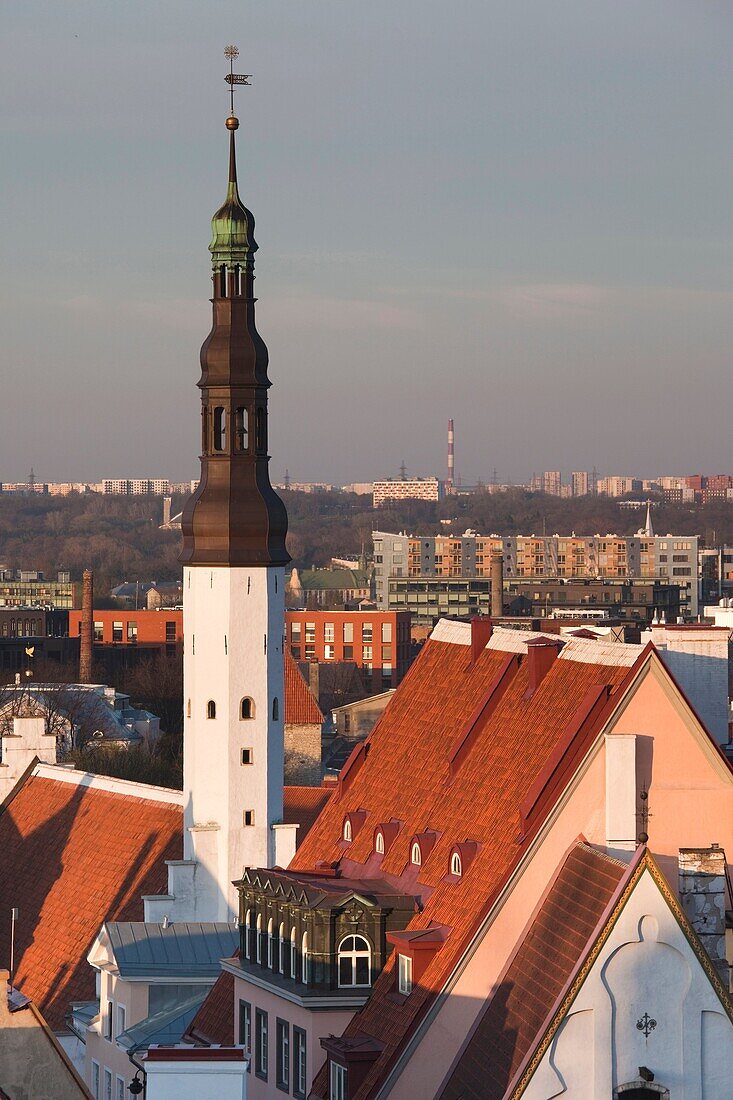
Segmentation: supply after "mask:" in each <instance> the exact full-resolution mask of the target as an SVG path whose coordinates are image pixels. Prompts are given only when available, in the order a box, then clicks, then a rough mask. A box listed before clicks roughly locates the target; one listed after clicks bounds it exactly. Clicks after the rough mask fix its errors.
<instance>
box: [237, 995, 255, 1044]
mask: <svg viewBox="0 0 733 1100" xmlns="http://www.w3.org/2000/svg"><path fill="white" fill-rule="evenodd" d="M239 1045H240V1046H242V1047H244V1049H245V1050H246V1052H247V1054H251V1053H252V1005H251V1004H249V1003H248V1002H247V1001H240V1002H239Z"/></svg>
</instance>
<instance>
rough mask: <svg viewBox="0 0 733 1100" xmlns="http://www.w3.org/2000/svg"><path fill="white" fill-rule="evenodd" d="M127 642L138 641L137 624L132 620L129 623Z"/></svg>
mask: <svg viewBox="0 0 733 1100" xmlns="http://www.w3.org/2000/svg"><path fill="white" fill-rule="evenodd" d="M127 640H128V642H136V641H137V623H134V622H133V621H132V620H131V619H129V620H128V623H127Z"/></svg>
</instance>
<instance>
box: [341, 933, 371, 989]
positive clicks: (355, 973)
mask: <svg viewBox="0 0 733 1100" xmlns="http://www.w3.org/2000/svg"><path fill="white" fill-rule="evenodd" d="M370 964H371V948H370V947H369V943H368V941H367V940H366V939H365V938H364V936H346V937H345V938H344V939H343V940H342V941H341V943H340V945H339V949H338V968H339V985H340V986H342V987H351V986H368V985H371V976H370V969H371V965H370Z"/></svg>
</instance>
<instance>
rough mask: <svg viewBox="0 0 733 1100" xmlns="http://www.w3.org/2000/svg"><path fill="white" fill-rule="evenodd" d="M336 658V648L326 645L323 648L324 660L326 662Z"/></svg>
mask: <svg viewBox="0 0 733 1100" xmlns="http://www.w3.org/2000/svg"><path fill="white" fill-rule="evenodd" d="M335 656H336V646H333V645H324V647H323V659H324V661H332V660H333V659H334V657H335Z"/></svg>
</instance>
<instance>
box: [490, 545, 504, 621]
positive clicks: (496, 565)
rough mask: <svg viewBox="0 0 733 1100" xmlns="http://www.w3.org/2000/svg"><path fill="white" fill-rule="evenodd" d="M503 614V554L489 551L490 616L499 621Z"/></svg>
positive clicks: (497, 551) (498, 551)
mask: <svg viewBox="0 0 733 1100" xmlns="http://www.w3.org/2000/svg"><path fill="white" fill-rule="evenodd" d="M503 614H504V552H503V551H502V550H498V549H495V550H492V551H491V616H492V618H494V619H500V618H501V616H502V615H503Z"/></svg>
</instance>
